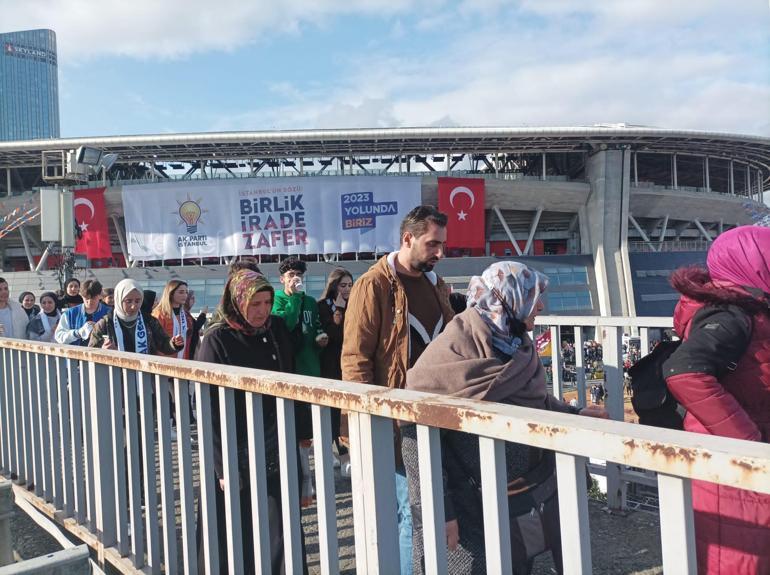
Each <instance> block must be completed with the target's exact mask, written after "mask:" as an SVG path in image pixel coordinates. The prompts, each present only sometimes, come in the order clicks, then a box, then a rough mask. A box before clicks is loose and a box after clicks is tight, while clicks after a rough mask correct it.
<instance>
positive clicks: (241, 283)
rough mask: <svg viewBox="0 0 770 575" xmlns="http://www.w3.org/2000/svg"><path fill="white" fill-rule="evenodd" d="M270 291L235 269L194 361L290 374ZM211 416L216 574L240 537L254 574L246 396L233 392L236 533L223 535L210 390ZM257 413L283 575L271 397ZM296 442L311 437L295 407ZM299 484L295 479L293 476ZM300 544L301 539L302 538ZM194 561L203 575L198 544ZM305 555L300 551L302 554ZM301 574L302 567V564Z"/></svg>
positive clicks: (276, 560)
mask: <svg viewBox="0 0 770 575" xmlns="http://www.w3.org/2000/svg"><path fill="white" fill-rule="evenodd" d="M273 297H274V292H273V287H272V286H271V285H270V283H269V282H268V281H267V280H266V279H265V278H264V276H262V275H261V274H258V273H256V272H254V271H251V270H245V269H244V270H240V271H238V272H236V273H234V274H233V275H231V276H230V277H229V279H228V280H227V284H225V290H224V293H223V294H222V301H221V303H220V305H219V308H218V309H217V312H216V314H215V318H216V320H215V321H214V323H212V324H211V325H210V326H209V327H208V329H207V330H206V333H205V337H204V338H203V340H202V342H201V344H200V347H199V348H198V352H197V354H196V357H195V359H196V360H198V361H206V362H210V363H217V364H223V365H234V366H239V367H249V368H253V369H263V370H269V371H282V372H293V371H294V356H293V350H292V345H291V339H290V335H289V331H288V329H287V328H286V324H285V323H284V322H283V320H282V319H281V318H280V317H277V316H274V315H271V314H270V312H271V310H272V307H273ZM210 397H211V418H212V430H213V434H214V469H213V470H209V472H210V473H211V472H213V473H214V474H215V477H216V479H217V483H218V485H219V486H220V487H219V488H218V489H217V490H216V494H217V497H216V505H217V520H218V536H219V540H218V545H219V570H218V571H217V572H218V573H226V572H227V571H228V569H227V538H228V537H241V539H242V541H243V553H244V557H243V568H244V571H245V572H246V573H255V572H256V571H257V570H256V565H255V561H254V545H253V537H252V534H253V526H252V523H251V491H250V487H249V485H250V483H249V453H248V441H247V437H248V433H247V426H246V425H247V423H246V422H247V420H246V393H245V392H243V391H236V392H235V427H236V437H237V438H238V443H237V452H238V453H237V457H238V472H239V477H240V485H241V487H240V490H241V491H240V501H241V521H242V523H241V530H240V533H228V532H227V529H226V525H225V501H224V491H223V489H224V479H223V478H224V470H223V463H222V438H221V425H220V419H219V417H220V415H219V394H218V393H216V390H212V392H211V394H210ZM262 409H263V418H264V431H265V463H266V467H267V469H266V471H267V506H268V522H269V525H268V526H260V527H259V528H261V529H265V528H267V529H269V532H270V559H271V572H272V573H283V572H284V571H285V565H284V554H283V519H282V515H281V486H280V477H279V467H278V424H277V416H276V406H275V398H273V397H271V396H268V395H264V396H263V397H262ZM295 410H296V411H297V413H296V420H297V425H298V430H297V434H298V439H307V438H309V437H310V436H311V432H310V427H309V424H308V415H307V414H306V413H304V412H303V411H301V408H300V406H299V405H297V404H295ZM298 480H299V477H298ZM202 529H203V526H202V524H201V514H200V512H199V513H198V530H197V536H198V541H199V542H200V541H202ZM302 544H303V546H304V536H303V543H302ZM199 549H200V550H201V551H200V552H199V557H198V563H199V571H200V572H201V573H204V572H205V565H204V561H203V559H204V557H203V555H202V550H203V546H202V545H200V546H199ZM303 557H304V552H303ZM303 570H306V567H305V566H304V563H303Z"/></svg>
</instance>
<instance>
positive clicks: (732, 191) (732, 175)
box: [729, 160, 735, 196]
mask: <svg viewBox="0 0 770 575" xmlns="http://www.w3.org/2000/svg"><path fill="white" fill-rule="evenodd" d="M734 168H735V167H734V165H733V161H732V160H730V178H729V179H730V195H731V196H734V195H735V169H734Z"/></svg>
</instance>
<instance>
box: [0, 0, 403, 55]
mask: <svg viewBox="0 0 770 575" xmlns="http://www.w3.org/2000/svg"><path fill="white" fill-rule="evenodd" d="M409 6H410V2H408V0H346V1H345V2H336V1H335V0H283V1H282V2H276V1H274V0H249V1H243V0H217V1H216V2H210V1H208V0H162V1H160V2H158V1H155V0H132V1H131V2H125V1H124V0H99V1H96V0H25V1H24V2H19V1H18V0H0V14H2V15H3V22H2V30H0V31H10V30H26V29H32V28H51V29H53V30H55V31H56V36H57V43H58V49H59V53H60V55H61V56H62V60H63V61H74V60H76V59H79V58H85V59H88V58H91V57H95V56H101V55H122V56H131V57H139V58H178V57H183V56H187V55H190V54H195V53H202V52H206V51H210V50H234V49H236V48H238V47H240V46H243V45H245V44H249V43H252V42H254V41H257V40H259V39H260V38H263V37H265V36H268V35H269V36H273V35H275V34H282V33H295V32H297V30H298V29H300V28H301V27H302V26H304V25H317V24H319V23H322V22H323V21H324V19H325V18H327V17H330V16H335V15H341V14H369V15H387V14H397V13H401V12H405V11H407V9H408V8H409Z"/></svg>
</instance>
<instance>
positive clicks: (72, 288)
mask: <svg viewBox="0 0 770 575" xmlns="http://www.w3.org/2000/svg"><path fill="white" fill-rule="evenodd" d="M79 291H80V284H79V283H78V282H76V281H75V282H72V281H71V282H70V283H68V284H67V295H72V296H75V295H78V292H79Z"/></svg>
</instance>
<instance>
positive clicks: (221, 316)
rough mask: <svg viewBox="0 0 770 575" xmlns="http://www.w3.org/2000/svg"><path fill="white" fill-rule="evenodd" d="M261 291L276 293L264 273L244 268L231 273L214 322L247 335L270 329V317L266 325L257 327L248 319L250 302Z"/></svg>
mask: <svg viewBox="0 0 770 575" xmlns="http://www.w3.org/2000/svg"><path fill="white" fill-rule="evenodd" d="M261 291H269V292H270V295H271V296H272V295H273V293H274V290H273V286H272V285H270V282H269V281H267V280H266V279H265V276H263V275H262V274H258V273H257V272H254V271H251V270H248V269H244V270H240V271H238V272H236V273H234V274H233V275H231V276H230V278H229V279H228V280H227V284H225V291H224V293H223V294H222V301H221V302H219V308H218V309H217V313H216V318H215V319H214V324H215V325H216V324H220V323H224V324H227V325H229V326H230V327H231V328H233V329H234V330H237V331H241V332H243V333H245V334H246V335H254V334H255V333H262V332H264V331H267V330H268V329H270V318H269V317H268V318H267V321H266V322H265V325H263V326H262V327H260V328H255V327H254V326H252V325H251V324H249V322H248V321H246V310H247V308H248V307H249V302H250V301H251V298H253V297H254V294H256V293H257V292H261ZM211 327H214V325H212V326H211Z"/></svg>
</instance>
